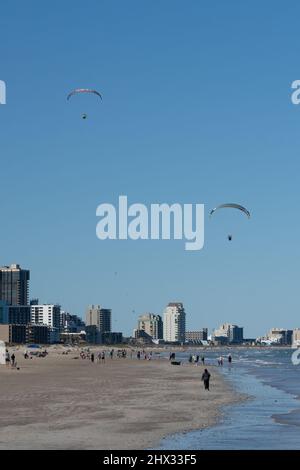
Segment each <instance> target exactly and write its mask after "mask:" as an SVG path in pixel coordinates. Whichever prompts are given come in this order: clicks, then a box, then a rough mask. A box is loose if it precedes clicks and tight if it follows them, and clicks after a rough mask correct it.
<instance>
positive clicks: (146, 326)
mask: <svg viewBox="0 0 300 470" xmlns="http://www.w3.org/2000/svg"><path fill="white" fill-rule="evenodd" d="M137 329H138V331H139V330H143V331H145V333H147V335H149V336H150V337H151V338H152V339H162V338H163V321H162V318H161V316H160V315H154V314H153V313H144V314H143V315H140V316H139V318H138V327H137Z"/></svg>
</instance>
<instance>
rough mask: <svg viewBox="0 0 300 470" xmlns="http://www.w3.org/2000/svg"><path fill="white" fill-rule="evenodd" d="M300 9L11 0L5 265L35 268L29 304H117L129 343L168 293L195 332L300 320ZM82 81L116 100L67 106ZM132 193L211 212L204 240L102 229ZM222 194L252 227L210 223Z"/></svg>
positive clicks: (5, 67) (2, 209) (0, 53)
mask: <svg viewBox="0 0 300 470" xmlns="http://www.w3.org/2000/svg"><path fill="white" fill-rule="evenodd" d="M298 13H300V6H299V3H297V2H296V1H292V2H290V3H289V4H288V5H287V4H284V3H282V2H277V1H275V2H274V1H273V2H271V1H266V2H263V3H262V2H259V1H258V0H254V1H253V2H251V3H248V4H244V3H243V4H242V3H241V2H238V1H237V0H233V1H231V2H222V1H221V0H217V1H216V2H214V3H213V4H208V3H207V2H204V1H196V0H192V1H190V2H189V3H188V5H187V4H186V3H184V2H182V1H178V0H172V1H171V0H165V1H164V2H162V3H158V2H151V3H150V2H148V3H146V2H140V1H138V0H128V1H127V2H121V1H120V0H119V1H116V2H109V1H107V0H106V1H95V0H91V1H90V2H89V7H88V8H87V7H86V5H84V4H82V3H79V2H71V1H69V0H66V1H65V2H63V3H61V2H58V1H57V0H54V1H53V2H51V4H50V3H49V4H42V3H40V2H38V1H36V0H29V1H27V2H25V3H24V4H23V3H21V2H20V3H19V4H18V8H17V9H16V6H15V5H14V4H10V3H6V4H3V5H1V16H0V57H1V68H0V79H1V80H2V81H4V82H5V83H6V104H5V106H3V105H0V142H1V146H0V159H1V195H2V197H1V200H0V213H1V227H2V230H1V232H0V265H7V264H12V263H19V264H20V265H21V266H22V267H24V268H26V269H30V271H31V281H30V297H32V298H34V297H39V299H40V300H41V301H42V302H45V303H46V302H49V301H52V302H53V301H54V302H58V303H60V304H61V305H62V306H63V307H64V309H65V310H67V311H70V312H72V313H76V314H79V315H81V316H82V317H84V312H85V309H86V307H87V305H89V304H101V306H103V307H104V308H111V309H112V318H113V321H112V330H114V329H115V326H117V329H118V330H123V331H124V333H125V335H128V334H130V333H131V329H132V325H134V324H135V322H136V318H137V316H138V314H140V313H143V312H145V311H150V312H153V313H156V314H162V312H163V310H164V308H165V306H166V305H167V304H168V302H170V301H180V302H182V303H183V304H184V307H185V311H186V318H187V325H188V328H189V330H197V329H199V328H201V327H208V328H209V329H210V330H211V329H212V328H213V327H215V326H217V325H219V324H221V323H222V322H224V321H228V322H231V323H235V324H238V325H241V326H243V327H244V331H245V333H246V336H249V337H252V336H253V337H255V336H259V335H261V334H262V332H265V331H268V330H269V328H270V327H286V328H295V327H297V326H298V327H299V326H300V319H299V311H300V301H299V296H298V283H299V278H300V249H299V239H300V223H299V220H298V218H297V205H298V202H299V199H300V198H299V172H300V163H299V162H300V160H299V145H298V144H299V135H300V134H299V132H300V106H295V105H293V104H292V102H291V84H292V82H293V81H294V80H297V79H300V67H299V64H298V61H297V48H298V36H299V24H298V23H299V22H298V16H299V15H298ZM76 87H93V88H96V89H97V90H99V91H100V92H101V94H102V97H103V100H102V101H100V100H98V101H97V100H96V101H97V102H96V101H95V100H93V99H92V98H91V97H88V96H86V97H78V96H76V97H74V98H76V100H75V99H74V100H72V103H71V100H70V102H67V100H66V97H67V94H68V92H70V90H72V89H74V88H76ZM77 98H79V100H77ZM90 98H91V99H90ZM82 112H86V113H87V115H88V118H87V119H86V120H82V119H81V113H82ZM121 194H125V195H127V196H128V201H129V203H130V204H132V203H135V202H140V203H143V204H145V205H149V204H152V203H162V202H166V203H169V204H172V203H176V202H177V203H180V204H184V203H193V204H204V205H205V243H204V248H203V249H202V250H201V251H195V252H188V251H185V250H184V249H183V248H182V241H181V240H178V241H177V240H175V241H174V240H173V241H167V240H155V241H153V240H148V241H133V240H114V241H101V240H99V239H97V237H96V224H97V217H96V208H97V206H98V205H99V204H101V203H111V204H115V205H116V204H117V200H118V197H119V195H121ZM223 202H237V203H240V204H243V205H245V206H246V207H247V208H249V209H250V210H251V213H252V219H251V220H247V219H246V218H245V219H244V218H243V217H240V214H235V213H234V214H233V213H229V212H226V213H222V214H221V213H219V214H218V217H215V218H214V219H213V220H210V219H209V216H208V215H209V211H210V209H212V208H213V207H215V206H216V205H217V204H220V203H223ZM228 233H232V234H233V240H232V242H228V240H227V235H228ZM133 312H135V313H133ZM114 320H115V321H114Z"/></svg>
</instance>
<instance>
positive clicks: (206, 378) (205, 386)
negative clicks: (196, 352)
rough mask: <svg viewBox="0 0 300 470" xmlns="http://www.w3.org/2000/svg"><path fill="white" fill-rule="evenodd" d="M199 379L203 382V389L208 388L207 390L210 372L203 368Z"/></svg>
mask: <svg viewBox="0 0 300 470" xmlns="http://www.w3.org/2000/svg"><path fill="white" fill-rule="evenodd" d="M201 380H202V381H203V383H204V390H208V391H209V380H210V373H209V372H208V370H207V369H204V372H203V374H202V378H201Z"/></svg>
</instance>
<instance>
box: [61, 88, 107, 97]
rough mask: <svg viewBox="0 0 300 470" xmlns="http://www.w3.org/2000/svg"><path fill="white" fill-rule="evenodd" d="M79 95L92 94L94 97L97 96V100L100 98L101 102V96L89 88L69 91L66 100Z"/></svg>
mask: <svg viewBox="0 0 300 470" xmlns="http://www.w3.org/2000/svg"><path fill="white" fill-rule="evenodd" d="M80 93H94V94H95V95H97V96H99V98H101V100H102V96H101V95H100V93H99V91H97V90H93V89H91V88H75V90H73V91H71V93H69V94H68V96H67V100H69V99H70V98H71V96H73V95H77V94H80Z"/></svg>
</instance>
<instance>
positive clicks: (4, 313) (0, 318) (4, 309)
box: [0, 300, 8, 324]
mask: <svg viewBox="0 0 300 470" xmlns="http://www.w3.org/2000/svg"><path fill="white" fill-rule="evenodd" d="M1 323H8V305H7V303H6V302H4V301H3V300H0V324H1Z"/></svg>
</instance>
